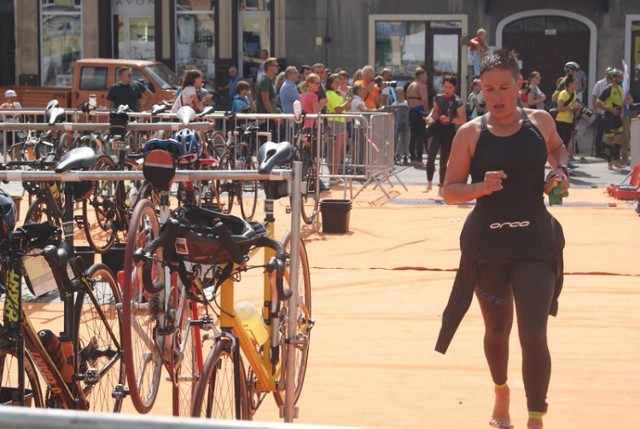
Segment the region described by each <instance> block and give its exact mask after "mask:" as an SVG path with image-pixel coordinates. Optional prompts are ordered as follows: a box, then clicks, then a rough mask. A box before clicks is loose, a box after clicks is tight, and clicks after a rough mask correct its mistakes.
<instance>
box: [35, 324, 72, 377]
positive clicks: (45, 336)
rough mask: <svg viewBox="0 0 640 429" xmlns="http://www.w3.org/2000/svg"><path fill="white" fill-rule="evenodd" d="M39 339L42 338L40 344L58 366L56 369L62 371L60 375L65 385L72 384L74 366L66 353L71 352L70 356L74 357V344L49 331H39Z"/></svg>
mask: <svg viewBox="0 0 640 429" xmlns="http://www.w3.org/2000/svg"><path fill="white" fill-rule="evenodd" d="M38 338H40V342H41V343H42V345H43V346H44V348H45V350H47V353H48V354H49V356H50V357H51V360H53V363H54V364H55V365H56V368H58V370H59V371H60V374H62V378H63V379H64V381H65V383H71V379H72V378H73V366H72V365H71V364H70V363H69V361H68V358H67V355H66V354H65V351H67V352H70V353H69V356H72V355H73V343H72V342H71V341H70V339H68V338H63V337H58V336H57V335H56V334H54V333H53V332H52V331H50V330H49V329H42V330H41V331H38ZM69 345H70V347H69Z"/></svg>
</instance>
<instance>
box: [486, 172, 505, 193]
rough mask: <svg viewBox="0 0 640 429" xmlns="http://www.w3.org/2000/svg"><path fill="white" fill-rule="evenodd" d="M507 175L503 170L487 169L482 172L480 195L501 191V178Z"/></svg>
mask: <svg viewBox="0 0 640 429" xmlns="http://www.w3.org/2000/svg"><path fill="white" fill-rule="evenodd" d="M506 178H507V175H506V174H505V173H504V171H502V170H499V171H487V172H486V173H484V180H483V181H482V183H481V185H482V189H481V190H482V195H491V194H493V193H494V192H497V191H501V190H502V188H503V186H502V180H504V179H506Z"/></svg>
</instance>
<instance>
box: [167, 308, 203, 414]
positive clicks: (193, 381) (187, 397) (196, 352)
mask: <svg viewBox="0 0 640 429" xmlns="http://www.w3.org/2000/svg"><path fill="white" fill-rule="evenodd" d="M189 307H190V311H184V312H183V315H182V320H181V321H180V325H179V329H178V331H177V333H176V339H175V341H178V343H179V349H180V351H181V352H182V358H181V360H180V362H178V363H177V365H176V367H175V368H174V369H173V371H174V375H173V376H174V381H175V383H173V415H174V416H190V415H191V409H192V407H193V397H194V395H195V390H196V385H197V384H198V380H199V379H200V372H201V370H202V366H203V362H202V361H203V357H202V341H201V338H200V328H199V327H198V326H193V325H191V323H190V322H191V320H197V319H198V318H199V316H198V305H197V304H196V303H195V302H193V301H191V302H190V303H189Z"/></svg>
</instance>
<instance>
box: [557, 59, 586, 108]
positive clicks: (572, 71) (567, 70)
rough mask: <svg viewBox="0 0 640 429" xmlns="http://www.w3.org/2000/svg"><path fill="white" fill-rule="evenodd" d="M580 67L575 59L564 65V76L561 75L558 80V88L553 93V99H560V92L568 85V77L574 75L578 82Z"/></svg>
mask: <svg viewBox="0 0 640 429" xmlns="http://www.w3.org/2000/svg"><path fill="white" fill-rule="evenodd" d="M579 69H580V65H579V64H578V63H576V62H575V61H569V62H567V63H566V64H565V65H564V76H560V77H559V78H558V80H556V90H555V91H554V92H553V95H551V100H552V101H555V102H557V101H558V94H560V91H562V90H563V89H565V87H566V84H567V83H566V80H567V77H569V76H572V77H573V79H574V80H575V81H576V84H577V79H578V70H579Z"/></svg>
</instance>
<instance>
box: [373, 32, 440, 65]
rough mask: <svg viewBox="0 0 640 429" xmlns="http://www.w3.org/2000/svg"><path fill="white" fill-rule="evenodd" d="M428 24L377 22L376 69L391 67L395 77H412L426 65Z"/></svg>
mask: <svg viewBox="0 0 640 429" xmlns="http://www.w3.org/2000/svg"><path fill="white" fill-rule="evenodd" d="M426 30H427V24H426V23H425V22H414V21H404V22H403V21H400V22H397V21H376V26H375V32H376V33H375V38H376V57H375V58H376V64H375V69H376V70H380V69H382V68H383V67H390V68H391V69H392V72H393V74H394V75H401V76H412V75H413V72H414V71H415V70H416V67H422V66H423V65H424V63H425V40H426Z"/></svg>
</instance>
